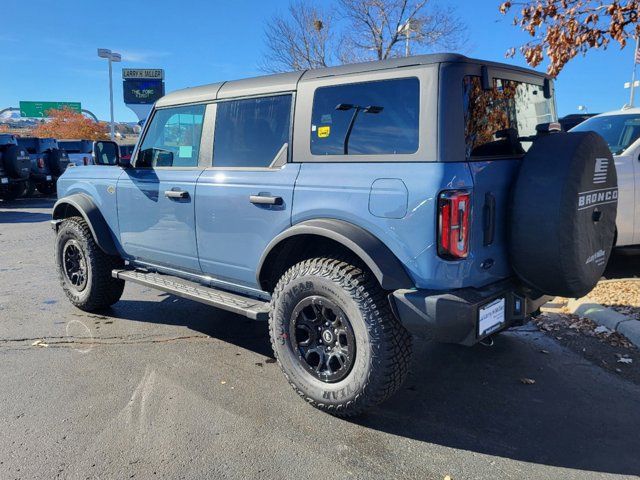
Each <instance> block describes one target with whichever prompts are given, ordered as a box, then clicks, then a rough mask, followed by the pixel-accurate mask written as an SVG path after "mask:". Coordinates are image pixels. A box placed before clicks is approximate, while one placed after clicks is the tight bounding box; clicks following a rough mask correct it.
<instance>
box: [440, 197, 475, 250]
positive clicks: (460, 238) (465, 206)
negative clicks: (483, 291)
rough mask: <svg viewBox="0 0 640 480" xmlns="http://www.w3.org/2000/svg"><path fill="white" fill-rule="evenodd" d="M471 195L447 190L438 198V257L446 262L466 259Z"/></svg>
mask: <svg viewBox="0 0 640 480" xmlns="http://www.w3.org/2000/svg"><path fill="white" fill-rule="evenodd" d="M470 213H471V194H470V193H469V192H467V191H465V190H448V191H446V192H442V193H441V194H440V196H439V197H438V255H440V256H441V257H442V258H446V259H447V260H459V259H461V258H467V255H468V254H469V217H470Z"/></svg>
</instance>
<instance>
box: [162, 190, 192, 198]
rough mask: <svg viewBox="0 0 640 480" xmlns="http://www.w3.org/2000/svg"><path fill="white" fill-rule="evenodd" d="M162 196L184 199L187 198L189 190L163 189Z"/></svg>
mask: <svg viewBox="0 0 640 480" xmlns="http://www.w3.org/2000/svg"><path fill="white" fill-rule="evenodd" d="M164 196H165V197H167V198H178V199H185V198H189V192H187V191H185V190H165V191H164Z"/></svg>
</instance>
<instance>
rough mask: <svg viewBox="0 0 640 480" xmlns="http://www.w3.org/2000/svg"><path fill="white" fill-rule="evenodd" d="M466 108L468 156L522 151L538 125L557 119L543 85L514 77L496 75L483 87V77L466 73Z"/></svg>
mask: <svg viewBox="0 0 640 480" xmlns="http://www.w3.org/2000/svg"><path fill="white" fill-rule="evenodd" d="M464 109H465V141H466V151H467V158H470V157H487V156H504V155H522V154H524V153H525V152H526V151H527V150H528V149H529V147H530V146H531V141H528V140H527V139H526V137H532V136H535V134H536V125H538V124H541V123H549V122H555V121H557V117H556V111H555V105H554V103H553V99H548V98H544V92H543V88H542V87H541V86H539V85H533V84H529V83H522V82H516V81H513V80H503V79H494V83H493V89H491V90H484V89H483V88H482V82H481V80H480V77H471V76H469V77H465V79H464Z"/></svg>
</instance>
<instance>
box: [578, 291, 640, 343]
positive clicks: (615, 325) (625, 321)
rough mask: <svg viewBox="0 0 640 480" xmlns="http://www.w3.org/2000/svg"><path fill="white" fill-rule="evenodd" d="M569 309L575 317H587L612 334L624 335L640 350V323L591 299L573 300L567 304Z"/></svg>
mask: <svg viewBox="0 0 640 480" xmlns="http://www.w3.org/2000/svg"><path fill="white" fill-rule="evenodd" d="M567 308H568V309H569V312H571V313H573V314H575V315H580V316H581V317H586V318H588V319H589V320H593V321H594V322H596V323H597V324H598V325H602V326H604V327H607V328H608V329H609V330H611V331H612V332H618V333H619V334H621V335H624V336H625V337H627V339H628V340H629V341H630V342H631V343H633V344H634V345H635V346H636V347H637V348H640V321H638V320H635V319H633V318H629V317H627V316H626V315H622V314H621V313H618V312H616V311H615V310H612V309H610V308H607V307H604V306H602V305H600V304H599V303H596V302H594V301H593V300H591V299H590V298H589V297H582V298H579V299H577V300H576V299H571V300H569V302H568V303H567Z"/></svg>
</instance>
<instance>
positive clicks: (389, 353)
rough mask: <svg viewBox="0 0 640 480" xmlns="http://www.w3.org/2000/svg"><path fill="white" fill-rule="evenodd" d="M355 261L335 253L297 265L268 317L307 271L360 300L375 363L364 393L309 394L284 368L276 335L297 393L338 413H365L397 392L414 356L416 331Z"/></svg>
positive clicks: (276, 295)
mask: <svg viewBox="0 0 640 480" xmlns="http://www.w3.org/2000/svg"><path fill="white" fill-rule="evenodd" d="M356 265H357V262H354V261H353V260H351V259H344V258H334V257H321V258H313V259H308V260H304V261H302V262H300V263H298V264H296V265H294V266H293V267H291V268H289V270H287V271H286V272H285V273H284V275H283V276H282V277H281V279H280V280H279V281H278V283H277V285H276V287H275V289H274V292H273V296H272V300H271V311H270V315H269V316H270V318H269V321H270V323H272V324H273V322H274V321H275V320H274V318H273V316H274V313H275V311H276V308H275V306H276V304H277V302H278V300H279V298H280V296H281V295H282V292H283V289H284V287H285V285H287V284H288V283H290V282H291V281H293V280H295V279H296V278H298V277H301V276H305V275H318V276H323V277H325V278H327V279H329V280H331V281H332V282H334V283H335V284H337V285H338V286H340V287H341V288H342V289H344V290H345V291H346V292H347V293H348V294H349V296H350V297H351V298H352V299H353V300H354V301H355V302H356V303H357V304H358V306H359V308H360V310H361V311H362V312H363V316H364V319H365V322H366V323H367V328H368V330H369V335H370V337H371V340H372V341H371V350H372V353H371V362H372V363H373V364H374V365H373V367H372V368H371V369H370V370H369V374H368V376H367V379H366V381H365V382H364V384H363V387H362V389H361V391H360V392H359V393H358V394H357V395H356V396H355V397H354V398H353V399H352V400H349V401H347V402H345V403H343V404H337V405H336V404H325V403H322V402H318V401H316V400H315V399H313V398H311V397H309V396H308V395H307V394H306V393H305V392H304V391H303V390H302V389H301V388H300V387H299V386H298V385H297V384H296V383H295V382H294V381H293V380H292V379H291V378H290V376H289V375H288V373H287V372H286V371H285V370H284V368H283V367H282V364H281V363H280V360H279V359H278V354H277V349H276V345H275V338H274V335H273V334H272V335H271V345H272V348H273V351H274V354H275V356H276V359H277V360H278V364H279V365H280V369H281V370H282V372H283V373H284V375H285V377H286V378H287V381H288V382H289V384H290V385H291V386H292V387H293V389H294V390H295V391H296V393H297V394H298V395H300V396H301V397H302V398H303V399H304V400H305V401H307V402H308V403H310V404H311V405H313V406H314V407H316V408H318V409H320V410H323V411H326V412H328V413H331V414H332V415H336V416H339V417H352V416H356V415H360V414H361V413H362V412H364V411H365V410H367V409H368V408H370V407H372V406H375V405H378V404H379V403H382V402H383V401H385V400H386V399H388V398H389V397H390V396H391V395H393V394H394V393H395V392H396V391H397V390H398V389H399V388H400V387H401V386H402V384H403V382H404V380H405V379H406V377H407V374H408V372H409V366H410V363H411V356H412V337H411V334H410V333H409V332H408V331H407V330H406V329H405V328H404V326H403V325H402V324H401V323H400V322H399V321H398V320H397V319H396V318H395V316H394V315H393V313H392V311H391V306H390V304H389V300H388V298H387V292H385V291H384V290H383V289H382V288H381V287H380V285H379V284H378V282H377V280H376V279H375V278H374V277H373V276H372V275H371V274H370V272H369V271H368V270H366V269H365V268H361V267H359V266H356Z"/></svg>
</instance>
